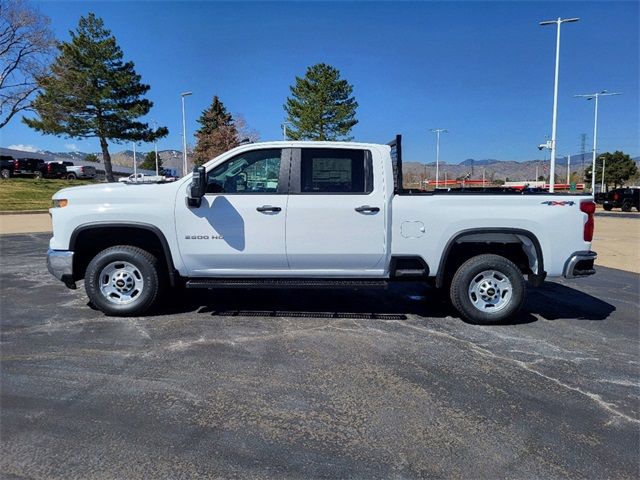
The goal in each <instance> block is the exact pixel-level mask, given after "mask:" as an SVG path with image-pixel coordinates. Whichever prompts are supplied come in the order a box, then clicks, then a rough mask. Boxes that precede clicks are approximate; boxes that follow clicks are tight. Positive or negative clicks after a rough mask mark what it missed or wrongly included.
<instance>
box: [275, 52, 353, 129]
mask: <svg viewBox="0 0 640 480" xmlns="http://www.w3.org/2000/svg"><path fill="white" fill-rule="evenodd" d="M290 90H291V96H290V97H289V98H287V103H286V104H285V105H284V109H285V112H286V114H287V121H288V123H289V124H290V125H291V127H290V128H287V136H288V137H289V138H291V139H293V140H351V138H352V137H349V133H350V132H351V129H352V128H353V126H354V125H355V124H356V123H358V120H356V118H355V117H356V109H357V108H358V102H356V100H355V98H354V97H353V96H352V93H353V87H352V86H351V85H350V84H349V82H347V81H346V80H344V79H341V78H340V71H339V70H338V69H336V68H334V67H332V66H331V65H326V64H324V63H319V64H317V65H313V66H311V67H309V68H308V69H307V73H306V74H305V76H304V78H300V77H296V83H295V85H294V86H291V87H290Z"/></svg>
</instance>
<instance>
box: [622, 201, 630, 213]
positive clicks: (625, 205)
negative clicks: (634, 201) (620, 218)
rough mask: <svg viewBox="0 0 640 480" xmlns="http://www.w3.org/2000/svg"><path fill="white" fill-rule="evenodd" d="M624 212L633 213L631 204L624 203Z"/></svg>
mask: <svg viewBox="0 0 640 480" xmlns="http://www.w3.org/2000/svg"><path fill="white" fill-rule="evenodd" d="M622 211H623V212H630V211H631V202H624V203H623V204H622Z"/></svg>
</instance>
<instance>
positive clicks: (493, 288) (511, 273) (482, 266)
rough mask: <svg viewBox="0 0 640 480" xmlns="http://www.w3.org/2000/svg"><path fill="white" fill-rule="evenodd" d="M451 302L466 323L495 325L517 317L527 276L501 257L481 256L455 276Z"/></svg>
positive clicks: (467, 264)
mask: <svg viewBox="0 0 640 480" xmlns="http://www.w3.org/2000/svg"><path fill="white" fill-rule="evenodd" d="M450 296H451V302H452V303H453V306H454V307H455V308H456V310H458V312H459V313H460V315H462V317H463V318H465V319H466V320H468V321H470V322H473V323H479V324H492V323H498V322H501V321H503V320H506V319H508V318H510V317H512V316H513V315H515V314H516V313H517V312H518V311H519V310H520V308H521V307H522V304H523V302H524V297H525V286H524V277H523V275H522V272H521V271H520V270H519V269H518V267H517V266H516V265H515V264H514V263H513V262H511V261H510V260H508V259H506V258H504V257H501V256H499V255H491V254H487V255H478V256H476V257H473V258H471V259H469V260H467V261H466V262H465V263H463V264H462V265H461V266H460V268H459V269H458V271H457V272H456V273H455V275H454V276H453V280H452V282H451V289H450Z"/></svg>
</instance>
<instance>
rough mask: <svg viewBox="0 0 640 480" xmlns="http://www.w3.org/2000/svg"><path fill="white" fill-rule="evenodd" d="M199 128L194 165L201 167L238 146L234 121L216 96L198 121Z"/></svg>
mask: <svg viewBox="0 0 640 480" xmlns="http://www.w3.org/2000/svg"><path fill="white" fill-rule="evenodd" d="M198 123H200V125H201V127H200V129H199V130H198V131H197V132H196V140H197V143H196V148H195V150H194V163H195V164H196V165H202V164H203V163H205V162H208V161H209V160H211V159H212V158H215V157H217V156H218V155H220V154H221V153H224V152H226V151H227V150H231V149H232V148H234V147H237V146H238V143H239V142H238V130H237V128H236V124H235V121H234V119H233V117H232V116H231V114H230V113H228V112H227V109H226V108H225V106H224V104H223V103H222V102H221V101H220V99H219V98H218V96H217V95H216V96H214V97H213V102H212V103H211V106H209V108H207V109H206V110H204V111H203V112H202V115H200V118H199V119H198Z"/></svg>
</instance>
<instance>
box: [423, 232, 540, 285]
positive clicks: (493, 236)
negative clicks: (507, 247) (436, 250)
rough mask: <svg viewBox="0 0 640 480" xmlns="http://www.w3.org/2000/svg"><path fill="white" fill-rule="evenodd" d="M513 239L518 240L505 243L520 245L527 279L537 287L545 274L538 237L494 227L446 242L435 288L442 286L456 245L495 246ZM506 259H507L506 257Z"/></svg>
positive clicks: (461, 235)
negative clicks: (526, 270)
mask: <svg viewBox="0 0 640 480" xmlns="http://www.w3.org/2000/svg"><path fill="white" fill-rule="evenodd" d="M514 238H516V239H518V241H516V242H514V241H509V242H507V243H510V244H520V246H521V249H522V253H523V254H524V255H525V256H526V257H527V260H528V264H529V268H530V269H531V273H529V279H530V280H531V281H532V282H533V283H534V285H539V284H540V283H542V281H544V278H545V277H546V272H545V271H544V258H543V253H542V247H541V246H540V241H539V240H538V237H536V235H535V234H534V233H532V232H530V231H529V230H524V229H520V228H507V227H495V228H470V229H467V230H462V231H460V232H458V233H456V234H455V235H454V236H452V237H451V238H450V239H449V240H448V241H447V244H446V246H445V248H444V251H443V253H442V256H441V257H440V263H439V264H438V270H437V273H436V280H435V284H436V287H442V286H443V285H444V282H445V275H446V274H447V273H448V267H449V268H450V266H451V265H450V261H451V260H452V253H453V252H454V251H455V248H456V247H457V246H458V245H461V244H464V243H472V244H486V245H497V244H501V243H505V242H504V240H513V239H514ZM523 238H525V239H527V240H528V241H529V242H530V245H527V244H526V242H525V241H523ZM500 239H502V241H500ZM485 253H487V252H485ZM503 256H506V255H503ZM506 258H509V257H508V256H506Z"/></svg>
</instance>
